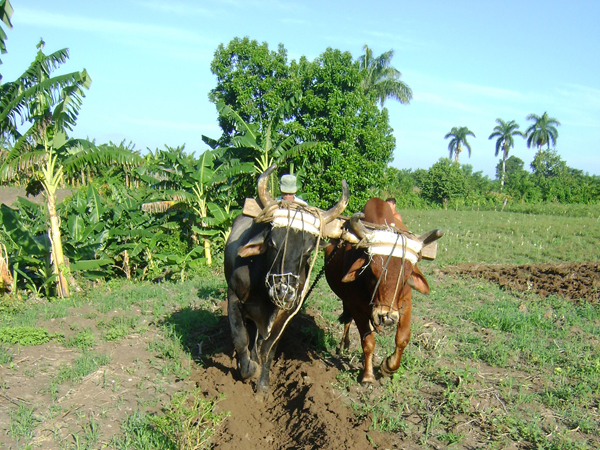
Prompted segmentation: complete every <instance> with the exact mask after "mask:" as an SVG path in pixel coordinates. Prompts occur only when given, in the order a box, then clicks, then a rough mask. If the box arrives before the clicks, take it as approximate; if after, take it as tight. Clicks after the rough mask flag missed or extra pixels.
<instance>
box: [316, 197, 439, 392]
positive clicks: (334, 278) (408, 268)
mask: <svg viewBox="0 0 600 450" xmlns="http://www.w3.org/2000/svg"><path fill="white" fill-rule="evenodd" d="M361 219H363V220H364V221H365V222H369V223H371V224H375V225H384V226H390V225H392V224H393V225H392V227H393V228H390V230H393V229H394V228H396V230H393V231H387V232H385V233H383V234H387V236H388V239H389V237H391V240H392V244H391V246H390V245H388V247H385V248H386V250H383V249H382V248H379V250H375V247H376V245H377V244H369V247H368V248H365V247H363V246H358V245H356V244H352V243H349V242H344V241H341V242H340V240H338V239H332V240H331V242H330V244H329V246H328V247H327V248H326V249H325V261H326V266H325V275H326V277H327V282H328V283H329V286H331V289H332V290H333V292H335V293H336V294H337V296H338V297H340V298H341V299H342V302H343V305H344V311H343V313H342V315H341V317H340V321H341V322H342V323H343V324H344V335H343V337H342V342H341V344H340V350H341V349H342V348H343V349H348V347H349V345H350V339H349V335H348V331H349V328H350V323H351V322H352V319H354V321H355V322H356V326H357V328H358V331H359V333H360V337H361V344H362V349H363V353H364V356H365V365H364V372H363V376H362V382H363V383H372V382H373V381H375V375H374V374H373V351H374V349H375V337H374V333H373V332H374V331H380V330H381V329H382V327H383V326H392V325H397V329H396V350H395V352H394V353H393V354H392V355H390V356H389V357H388V358H387V359H386V360H384V361H383V363H382V364H381V371H382V373H383V374H384V375H391V374H393V373H394V372H396V371H397V370H398V367H400V359H401V358H402V352H403V351H404V348H405V347H406V345H407V344H408V341H409V339H410V315H411V310H412V289H416V290H417V291H419V292H421V293H423V294H428V293H429V285H428V284H427V280H425V277H424V276H423V274H422V273H421V271H420V270H419V269H418V267H417V265H416V261H417V259H418V251H419V250H420V247H421V246H423V245H426V244H428V243H430V242H433V241H435V240H436V239H439V238H440V237H441V236H442V235H443V232H442V231H441V230H434V231H431V232H429V233H427V234H426V235H423V236H421V237H415V236H414V235H412V236H411V235H410V233H405V234H403V233H398V230H401V231H404V232H408V229H407V228H406V227H405V226H404V224H403V223H401V222H400V223H396V222H398V220H397V219H395V218H394V215H393V212H392V210H391V208H390V207H389V205H388V204H387V203H386V202H385V201H384V200H382V199H380V198H372V199H370V200H369V201H368V202H367V203H366V205H365V208H364V214H363V213H357V214H354V215H353V216H352V218H351V219H350V221H349V223H348V225H349V228H350V230H349V231H350V232H351V233H352V234H354V235H356V236H357V237H358V238H359V239H361V240H363V242H367V243H368V242H374V241H376V240H377V239H373V237H374V236H375V234H373V233H372V229H371V230H369V229H367V228H366V227H365V225H364V224H363V223H362V220H361ZM380 228H384V227H380ZM381 235H382V234H381V233H380V234H378V235H377V236H381ZM394 236H395V238H394ZM407 237H412V238H413V240H412V241H408V240H407V239H406V238H407ZM409 246H412V247H413V248H417V249H418V250H417V251H416V252H414V253H413V254H412V255H409V253H410V252H407V249H408V247H409ZM402 250H404V253H403V254H404V255H405V256H404V257H402V256H398V255H399V253H398V252H400V253H402ZM334 251H335V253H334ZM332 253H333V255H332ZM392 255H396V256H392ZM411 260H412V262H411Z"/></svg>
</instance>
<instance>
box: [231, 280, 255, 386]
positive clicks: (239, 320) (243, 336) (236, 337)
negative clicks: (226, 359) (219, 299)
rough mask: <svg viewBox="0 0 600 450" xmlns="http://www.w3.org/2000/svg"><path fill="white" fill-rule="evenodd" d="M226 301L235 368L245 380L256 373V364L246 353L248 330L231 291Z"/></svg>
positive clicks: (238, 304)
mask: <svg viewBox="0 0 600 450" xmlns="http://www.w3.org/2000/svg"><path fill="white" fill-rule="evenodd" d="M227 300H228V301H227V314H228V316H229V326H230V327H231V337H232V339H233V346H234V348H235V354H236V359H237V368H238V370H239V372H240V376H241V377H242V379H244V380H245V379H247V378H250V377H252V376H253V375H254V374H255V373H256V370H257V369H258V364H257V363H256V362H254V361H252V359H251V358H250V352H249V351H248V344H249V337H248V330H247V328H246V324H245V323H244V317H243V315H242V310H241V307H240V301H239V299H238V298H237V296H236V295H235V294H234V293H233V291H232V290H231V289H230V290H229V292H228V295H227Z"/></svg>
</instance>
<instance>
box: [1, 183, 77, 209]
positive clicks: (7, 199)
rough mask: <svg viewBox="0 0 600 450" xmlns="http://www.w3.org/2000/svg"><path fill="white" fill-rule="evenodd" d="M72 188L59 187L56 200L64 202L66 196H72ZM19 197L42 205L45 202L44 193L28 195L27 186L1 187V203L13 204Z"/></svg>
mask: <svg viewBox="0 0 600 450" xmlns="http://www.w3.org/2000/svg"><path fill="white" fill-rule="evenodd" d="M71 195H72V193H71V190H70V189H58V190H57V191H56V200H57V202H58V203H60V202H62V201H63V200H64V199H65V198H66V197H69V196H71ZM17 197H23V198H26V199H27V200H29V201H30V202H33V203H38V204H40V205H42V204H44V196H43V195H42V194H39V195H36V196H35V197H33V196H29V197H28V196H27V193H26V192H25V188H18V187H0V204H2V203H4V204H5V205H8V206H11V205H12V204H13V203H14V202H15V201H16V200H17Z"/></svg>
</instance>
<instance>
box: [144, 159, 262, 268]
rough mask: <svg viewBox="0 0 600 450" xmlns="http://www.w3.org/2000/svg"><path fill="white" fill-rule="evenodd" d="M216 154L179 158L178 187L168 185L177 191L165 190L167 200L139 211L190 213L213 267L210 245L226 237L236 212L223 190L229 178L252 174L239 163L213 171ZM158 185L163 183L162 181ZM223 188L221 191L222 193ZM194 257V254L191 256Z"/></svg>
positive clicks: (244, 165)
mask: <svg viewBox="0 0 600 450" xmlns="http://www.w3.org/2000/svg"><path fill="white" fill-rule="evenodd" d="M214 162H215V152H214V151H213V150H206V151H205V152H204V153H202V154H201V155H200V157H199V158H198V159H197V160H193V161H191V164H190V161H189V160H187V161H186V160H184V159H182V158H179V159H178V163H179V166H178V167H177V169H176V172H175V174H176V175H177V177H178V185H176V184H175V183H172V181H173V180H174V178H175V177H173V178H171V182H170V183H169V185H170V186H172V187H179V189H165V190H163V194H164V195H165V196H166V197H170V199H169V200H162V201H155V202H148V203H145V204H143V205H142V209H143V210H144V211H147V212H152V213H163V212H172V211H177V210H186V211H190V213H191V214H190V218H191V219H192V226H191V229H192V231H193V233H194V236H193V239H195V240H197V241H198V242H200V239H201V240H202V246H203V248H204V258H205V260H206V263H207V264H208V265H212V244H213V243H214V238H215V236H220V237H222V236H226V235H228V230H229V228H230V227H231V222H232V221H233V218H234V216H235V215H237V212H238V211H235V210H233V209H232V208H231V199H230V198H228V197H227V195H226V189H225V188H223V187H224V186H225V187H226V186H227V185H228V182H229V181H230V180H231V179H232V177H234V176H236V175H239V174H243V173H251V172H252V171H253V166H252V164H249V163H245V164H239V165H236V166H235V167H228V168H227V167H225V166H220V167H218V168H214ZM161 183H163V184H166V183H165V180H163V181H161ZM221 189H222V190H221ZM191 255H192V256H194V255H196V254H195V253H192V254H191Z"/></svg>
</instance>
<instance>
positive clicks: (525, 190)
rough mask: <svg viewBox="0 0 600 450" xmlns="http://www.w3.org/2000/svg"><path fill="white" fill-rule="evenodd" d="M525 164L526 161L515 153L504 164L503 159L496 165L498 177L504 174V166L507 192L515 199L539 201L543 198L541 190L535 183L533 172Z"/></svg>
mask: <svg viewBox="0 0 600 450" xmlns="http://www.w3.org/2000/svg"><path fill="white" fill-rule="evenodd" d="M524 166H525V163H524V162H523V160H522V159H520V158H517V157H516V156H514V155H513V156H510V157H509V158H508V159H507V160H506V162H505V163H504V164H503V162H502V161H500V162H498V165H497V166H496V178H500V177H501V176H502V173H503V167H504V170H505V171H506V180H505V185H504V190H505V192H506V193H507V194H508V195H510V196H511V197H512V198H513V199H514V200H520V201H521V202H525V201H531V202H537V201H539V200H540V198H541V191H540V189H539V187H538V186H536V185H535V183H534V181H533V179H532V177H531V173H530V172H528V171H527V170H526V169H525V168H524Z"/></svg>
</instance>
